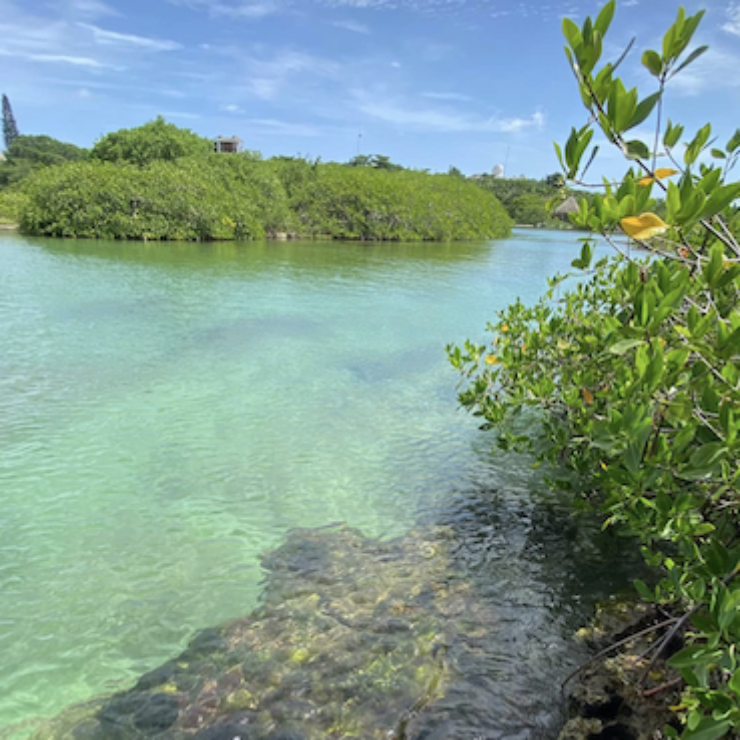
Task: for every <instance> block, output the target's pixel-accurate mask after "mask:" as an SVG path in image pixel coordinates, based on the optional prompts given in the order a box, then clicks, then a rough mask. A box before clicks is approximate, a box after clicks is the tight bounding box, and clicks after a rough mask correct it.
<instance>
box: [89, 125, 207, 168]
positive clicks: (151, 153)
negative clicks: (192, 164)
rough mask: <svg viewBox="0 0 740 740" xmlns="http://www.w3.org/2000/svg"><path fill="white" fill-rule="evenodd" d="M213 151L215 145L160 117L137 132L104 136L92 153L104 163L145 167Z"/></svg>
mask: <svg viewBox="0 0 740 740" xmlns="http://www.w3.org/2000/svg"><path fill="white" fill-rule="evenodd" d="M212 151H213V143H212V142H211V141H209V140H208V139H204V138H203V137H201V136H198V134H195V133H193V132H192V131H190V130H188V129H184V128H180V127H179V126H175V124H173V123H167V121H165V120H164V118H162V116H159V117H158V118H156V119H155V120H154V121H150V122H149V123H146V124H144V125H143V126H137V127H136V128H128V129H121V130H120V131H114V132H113V133H110V134H108V135H106V136H104V137H103V138H102V139H100V141H98V142H97V143H96V144H95V146H94V147H93V149H92V153H91V154H92V157H93V158H94V159H100V160H103V161H104V162H129V163H131V164H138V165H146V164H149V163H150V162H154V161H156V160H165V161H168V162H172V161H174V160H176V159H179V158H181V157H197V156H201V155H203V156H204V155H206V154H208V153H209V152H212Z"/></svg>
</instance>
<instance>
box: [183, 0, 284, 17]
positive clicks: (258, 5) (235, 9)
mask: <svg viewBox="0 0 740 740" xmlns="http://www.w3.org/2000/svg"><path fill="white" fill-rule="evenodd" d="M169 1H170V2H171V3H172V4H173V5H184V6H185V7H187V8H190V9H191V10H202V11H205V12H207V13H208V14H209V15H211V16H213V17H227V18H241V19H244V20H259V19H260V18H264V17H266V16H268V15H272V14H273V13H277V12H278V10H279V9H280V8H279V7H278V5H277V4H276V3H275V2H272V1H271V0H263V1H262V2H236V3H233V2H228V0H227V1H226V2H223V1H222V0H169Z"/></svg>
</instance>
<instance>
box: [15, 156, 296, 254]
mask: <svg viewBox="0 0 740 740" xmlns="http://www.w3.org/2000/svg"><path fill="white" fill-rule="evenodd" d="M24 191H25V193H26V194H27V196H28V199H29V201H28V205H27V207H25V208H24V209H23V211H22V215H21V221H20V224H21V228H22V229H23V230H24V231H25V232H27V233H32V234H44V235H48V236H74V237H102V238H123V239H173V240H177V239H249V238H260V237H264V236H265V234H266V232H268V231H270V230H278V229H280V230H283V229H287V228H288V226H289V223H290V219H291V216H290V212H289V210H288V207H287V198H286V196H285V192H284V190H283V188H282V185H281V184H280V181H279V180H278V179H277V177H276V176H275V174H274V173H273V172H272V171H270V170H269V169H267V168H265V167H264V166H262V165H261V164H260V163H257V162H254V161H250V160H249V159H245V158H240V157H235V156H234V157H232V156H225V155H217V154H212V155H210V156H208V157H202V158H189V159H182V160H178V161H177V162H161V161H155V162H152V163H150V164H149V165H147V166H145V167H136V166H134V165H128V164H113V163H111V162H97V161H91V162H80V163H75V164H70V165H66V166H63V167H53V168H49V169H45V170H42V171H40V172H38V173H36V174H35V175H34V176H33V177H31V178H29V180H28V181H26V183H25V184H24Z"/></svg>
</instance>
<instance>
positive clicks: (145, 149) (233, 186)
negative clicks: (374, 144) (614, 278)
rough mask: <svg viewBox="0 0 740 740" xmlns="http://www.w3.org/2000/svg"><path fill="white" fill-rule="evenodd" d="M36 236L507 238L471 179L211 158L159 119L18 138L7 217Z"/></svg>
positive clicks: (10, 161)
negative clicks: (63, 135)
mask: <svg viewBox="0 0 740 740" xmlns="http://www.w3.org/2000/svg"><path fill="white" fill-rule="evenodd" d="M2 217H5V218H6V219H10V220H15V221H17V222H18V223H20V226H21V228H22V230H23V231H24V232H26V233H29V234H38V235H48V236H69V237H101V238H117V239H152V240H156V239H172V240H175V239H185V240H190V239H199V240H209V239H256V238H263V237H266V236H276V235H283V236H301V237H314V236H322V237H329V238H336V239H362V240H395V241H414V240H422V239H423V240H435V241H448V240H459V239H488V238H495V237H502V236H506V235H508V234H509V233H510V229H511V220H510V218H509V217H508V215H507V213H506V211H505V210H504V208H503V207H502V206H501V204H500V202H499V201H498V199H497V198H496V197H495V196H494V195H493V194H492V193H490V192H485V190H484V189H482V188H479V187H477V186H476V185H474V184H473V183H471V182H467V181H466V180H465V179H461V178H457V177H451V176H449V175H432V174H429V173H426V172H419V171H415V170H407V169H404V168H403V167H401V166H400V165H396V164H394V163H393V162H391V161H390V160H389V158H388V157H385V156H382V155H372V156H368V157H360V158H355V159H354V160H352V161H350V162H348V163H347V164H344V165H342V164H335V163H322V162H320V161H318V160H317V161H313V162H312V161H309V160H305V159H302V158H291V157H277V158H275V159H272V160H263V159H262V157H261V156H260V154H259V153H258V152H244V153H241V154H216V153H214V152H213V145H212V142H210V141H209V140H208V139H204V138H202V137H200V136H198V135H197V134H195V133H193V132H191V131H188V130H187V129H181V128H179V127H177V126H175V125H173V124H170V123H167V122H166V121H165V120H164V119H163V118H161V117H160V118H157V119H156V120H154V121H151V122H150V123H147V124H145V125H144V126H140V127H137V128H132V129H122V130H120V131H116V132H113V133H111V134H108V135H107V136H104V137H103V138H101V139H100V140H99V141H98V142H97V143H96V144H95V145H94V146H93V148H92V149H91V150H89V151H87V150H84V149H79V148H78V147H75V146H73V145H71V144H64V143H62V142H58V141H55V140H54V139H50V138H49V137H46V136H34V137H29V136H18V137H16V138H15V139H14V140H13V141H12V142H11V145H10V146H9V147H8V152H7V158H6V161H5V162H3V163H2V164H0V218H2Z"/></svg>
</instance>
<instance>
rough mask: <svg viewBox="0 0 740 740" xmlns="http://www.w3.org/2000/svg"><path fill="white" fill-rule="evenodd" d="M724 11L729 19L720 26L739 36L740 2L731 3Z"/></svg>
mask: <svg viewBox="0 0 740 740" xmlns="http://www.w3.org/2000/svg"><path fill="white" fill-rule="evenodd" d="M725 13H726V14H727V18H728V19H729V20H728V21H727V23H725V24H724V25H723V26H722V30H723V31H726V32H727V33H731V34H734V35H735V36H740V3H732V4H731V5H730V6H729V7H728V8H727V10H726V11H725Z"/></svg>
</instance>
